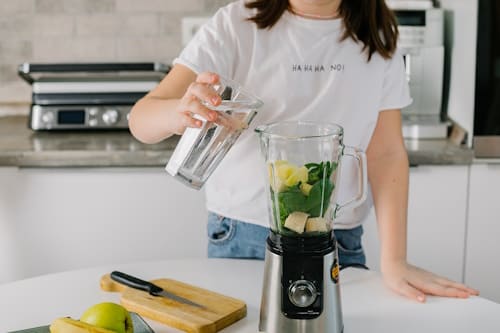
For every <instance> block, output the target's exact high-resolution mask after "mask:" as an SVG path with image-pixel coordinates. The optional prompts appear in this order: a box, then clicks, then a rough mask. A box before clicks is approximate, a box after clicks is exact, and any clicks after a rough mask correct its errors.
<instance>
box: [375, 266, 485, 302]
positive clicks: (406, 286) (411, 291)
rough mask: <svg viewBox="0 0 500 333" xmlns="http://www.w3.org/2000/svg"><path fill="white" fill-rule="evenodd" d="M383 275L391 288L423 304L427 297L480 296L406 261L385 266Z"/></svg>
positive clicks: (476, 292) (469, 289)
mask: <svg viewBox="0 0 500 333" xmlns="http://www.w3.org/2000/svg"><path fill="white" fill-rule="evenodd" d="M382 275H383V277H384V281H385V283H386V284H387V285H388V286H389V288H391V289H392V290H394V291H395V292H397V293H398V294H400V295H403V296H406V297H408V298H411V299H414V300H416V301H418V302H422V303H423V302H425V295H434V296H445V297H457V298H468V297H469V296H471V295H479V292H478V291H477V290H474V289H472V288H469V287H467V286H465V285H463V284H461V283H458V282H453V281H450V280H448V279H446V278H443V277H440V276H438V275H435V274H433V273H431V272H428V271H426V270H423V269H421V268H418V267H415V266H412V265H410V264H408V263H407V262H405V261H400V262H392V263H389V264H384V265H383V267H382Z"/></svg>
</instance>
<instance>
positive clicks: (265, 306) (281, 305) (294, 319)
mask: <svg viewBox="0 0 500 333" xmlns="http://www.w3.org/2000/svg"><path fill="white" fill-rule="evenodd" d="M332 242H333V244H331V245H332V246H331V251H330V252H328V253H322V254H321V255H319V256H318V252H314V253H302V252H298V253H287V252H286V250H284V251H283V252H284V253H283V252H282V253H275V252H277V251H275V250H274V249H273V248H272V246H270V243H272V241H270V239H268V246H267V250H266V258H265V268H264V283H263V289H262V299H261V308H260V321H259V331H260V332H267V333H284V332H286V333H342V332H343V331H344V325H343V320H342V308H341V299H340V287H339V282H338V272H339V266H338V254H337V248H336V246H335V239H334V238H333V239H332ZM297 258H298V259H297ZM318 258H319V259H320V260H321V259H322V265H321V264H319V265H314V266H315V267H316V269H317V270H318V271H319V272H318V273H319V274H320V277H319V279H318V278H314V276H315V275H314V272H313V273H311V267H312V266H311V265H310V263H311V262H314V260H317V259H318ZM288 261H291V262H292V263H293V264H294V265H296V264H297V263H298V267H293V271H294V273H290V269H289V268H287V267H285V266H287V265H289V264H287V262H288ZM301 262H302V263H304V267H303V268H301V267H300V266H301ZM315 267H313V268H312V270H314V269H315ZM301 269H302V270H303V272H304V274H302V273H301ZM297 272H298V273H297ZM297 274H298V275H297ZM287 275H290V276H287ZM292 275H293V276H292ZM298 284H299V285H300V286H299V287H298V288H299V289H300V288H302V289H300V290H298V291H299V293H300V294H299V295H298V297H297V298H294V297H293V296H292V294H293V292H291V290H294V291H297V288H294V287H293V286H297V285H298ZM308 286H309V287H310V288H312V289H313V290H316V292H317V293H316V292H315V291H312V294H309V291H310V290H309V289H308ZM314 286H316V287H317V288H315V287H314ZM315 293H316V294H315ZM313 294H315V295H316V298H315V299H316V301H314V304H311V305H308V306H303V305H304V304H301V305H299V306H295V305H291V308H292V311H289V310H290V304H291V303H294V304H297V301H298V302H299V303H300V302H302V301H304V302H306V301H307V297H309V296H311V295H313ZM292 299H293V300H292ZM290 300H292V302H291V303H290ZM306 305H307V303H306ZM318 307H319V311H318ZM302 318H303V319H302Z"/></svg>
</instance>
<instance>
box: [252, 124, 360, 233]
mask: <svg viewBox="0 0 500 333" xmlns="http://www.w3.org/2000/svg"><path fill="white" fill-rule="evenodd" d="M255 131H256V132H257V133H258V134H259V137H260V145H261V151H262V154H263V156H264V159H265V162H266V167H267V175H268V177H267V189H268V190H267V191H266V196H267V197H268V199H269V200H268V207H269V216H270V225H271V229H272V230H273V231H274V232H276V233H278V234H281V235H283V236H290V237H304V236H315V235H319V234H323V233H328V232H330V231H331V229H332V227H333V221H334V219H335V217H336V216H338V214H340V213H341V212H342V211H343V210H346V209H351V208H355V207H357V206H359V205H361V204H362V203H363V202H364V201H365V199H366V194H367V169H366V155H365V153H364V152H363V151H361V150H359V149H357V148H353V147H348V146H344V144H343V143H342V140H343V133H344V131H343V128H342V127H340V126H338V125H335V124H327V123H314V122H302V121H298V122H281V123H273V124H269V125H263V126H259V127H257V129H256V130H255ZM344 156H346V157H351V158H354V159H355V160H356V161H357V165H358V184H359V188H358V194H357V196H356V197H355V198H353V199H352V200H350V201H348V202H347V203H344V204H339V203H337V197H338V186H337V185H338V182H339V177H340V166H341V161H342V159H343V157H344Z"/></svg>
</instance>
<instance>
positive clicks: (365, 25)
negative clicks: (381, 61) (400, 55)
mask: <svg viewBox="0 0 500 333" xmlns="http://www.w3.org/2000/svg"><path fill="white" fill-rule="evenodd" d="M246 7H247V8H251V9H256V10H257V12H256V14H255V15H254V16H252V17H250V18H249V20H250V21H253V22H255V23H256V24H257V26H258V27H259V28H260V29H269V28H272V27H273V26H274V25H275V24H276V22H278V20H279V19H280V18H281V16H282V15H283V13H284V12H285V11H286V10H288V9H289V8H290V4H289V3H288V0H251V1H248V2H247V3H246ZM339 15H340V17H341V18H342V19H343V21H344V27H345V32H344V35H343V37H342V40H344V39H347V38H352V39H354V40H355V41H360V42H362V43H363V45H364V50H367V51H368V61H369V60H370V59H371V57H372V55H373V54H374V53H375V52H378V53H379V54H380V55H381V56H382V57H384V58H386V59H389V58H391V57H392V55H393V54H394V51H395V50H396V44H397V40H398V35H399V33H398V26H397V21H396V17H395V15H394V13H393V12H392V11H391V10H390V9H389V8H388V7H387V5H386V3H385V0H342V1H341V3H340V6H339Z"/></svg>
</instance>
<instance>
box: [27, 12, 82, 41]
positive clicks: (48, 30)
mask: <svg viewBox="0 0 500 333" xmlns="http://www.w3.org/2000/svg"><path fill="white" fill-rule="evenodd" d="M33 24H34V35H35V36H70V35H73V33H74V30H75V20H74V18H73V17H72V16H68V15H44V14H39V15H36V16H35V17H34V22H33ZM35 38H36V37H35Z"/></svg>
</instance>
